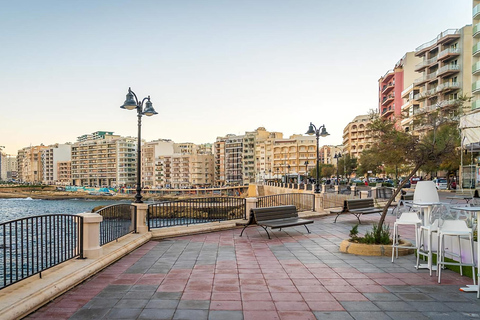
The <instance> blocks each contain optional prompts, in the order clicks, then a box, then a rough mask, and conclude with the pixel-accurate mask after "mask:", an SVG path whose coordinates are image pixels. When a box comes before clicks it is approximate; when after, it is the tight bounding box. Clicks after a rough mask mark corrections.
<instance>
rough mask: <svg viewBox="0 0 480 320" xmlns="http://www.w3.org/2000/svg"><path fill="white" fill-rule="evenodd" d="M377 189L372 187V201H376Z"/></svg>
mask: <svg viewBox="0 0 480 320" xmlns="http://www.w3.org/2000/svg"><path fill="white" fill-rule="evenodd" d="M377 189H378V188H377V187H373V188H372V198H373V199H377Z"/></svg>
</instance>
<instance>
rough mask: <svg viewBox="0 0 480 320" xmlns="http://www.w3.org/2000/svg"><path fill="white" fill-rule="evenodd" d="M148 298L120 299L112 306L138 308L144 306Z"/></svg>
mask: <svg viewBox="0 0 480 320" xmlns="http://www.w3.org/2000/svg"><path fill="white" fill-rule="evenodd" d="M148 301H149V300H148V299H143V300H141V299H122V300H120V301H118V302H117V303H116V304H115V306H114V308H127V309H140V308H145V306H146V305H147V303H148Z"/></svg>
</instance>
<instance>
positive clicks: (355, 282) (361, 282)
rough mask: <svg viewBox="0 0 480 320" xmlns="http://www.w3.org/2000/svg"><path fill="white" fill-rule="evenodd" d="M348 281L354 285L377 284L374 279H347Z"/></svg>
mask: <svg viewBox="0 0 480 320" xmlns="http://www.w3.org/2000/svg"><path fill="white" fill-rule="evenodd" d="M347 282H348V283H349V284H351V285H352V286H366V285H372V284H377V283H376V282H375V281H373V280H372V279H347Z"/></svg>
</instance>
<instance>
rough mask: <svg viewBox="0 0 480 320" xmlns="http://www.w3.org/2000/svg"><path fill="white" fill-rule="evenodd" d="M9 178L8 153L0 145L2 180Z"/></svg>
mask: <svg viewBox="0 0 480 320" xmlns="http://www.w3.org/2000/svg"><path fill="white" fill-rule="evenodd" d="M6 180H7V154H6V153H3V152H2V147H0V181H6Z"/></svg>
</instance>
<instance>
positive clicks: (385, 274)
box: [366, 272, 393, 280]
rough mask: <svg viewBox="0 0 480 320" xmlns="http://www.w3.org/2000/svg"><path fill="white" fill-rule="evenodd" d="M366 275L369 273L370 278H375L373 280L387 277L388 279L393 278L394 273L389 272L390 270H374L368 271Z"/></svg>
mask: <svg viewBox="0 0 480 320" xmlns="http://www.w3.org/2000/svg"><path fill="white" fill-rule="evenodd" d="M366 275H367V276H368V277H369V278H370V279H373V280H376V279H385V278H388V279H391V278H393V276H392V274H391V273H388V272H373V273H366Z"/></svg>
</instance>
